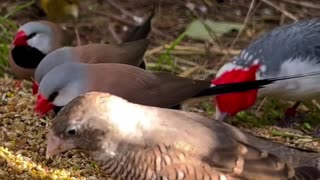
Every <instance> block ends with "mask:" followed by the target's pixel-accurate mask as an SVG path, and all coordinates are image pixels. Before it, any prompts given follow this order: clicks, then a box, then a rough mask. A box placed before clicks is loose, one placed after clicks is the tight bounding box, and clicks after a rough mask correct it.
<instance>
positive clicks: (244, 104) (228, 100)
mask: <svg viewBox="0 0 320 180" xmlns="http://www.w3.org/2000/svg"><path fill="white" fill-rule="evenodd" d="M259 67H260V65H258V64H256V65H252V66H251V67H250V68H249V69H247V70H245V69H233V70H231V71H227V72H225V73H223V74H222V75H221V76H220V77H218V78H216V79H214V80H212V82H211V83H212V84H215V85H218V84H224V83H234V82H245V81H254V80H256V72H257V70H258V68H259ZM257 94H258V90H250V91H245V92H239V93H228V94H223V95H217V96H215V98H216V104H217V106H218V108H219V110H220V111H221V112H224V113H228V114H229V115H231V116H234V115H236V114H237V113H238V112H240V111H242V110H246V109H248V108H249V107H251V106H252V105H253V104H254V103H255V102H256V99H257Z"/></svg>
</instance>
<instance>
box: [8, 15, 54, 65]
mask: <svg viewBox="0 0 320 180" xmlns="http://www.w3.org/2000/svg"><path fill="white" fill-rule="evenodd" d="M53 39H54V35H53V30H52V28H51V27H50V26H49V25H47V24H45V23H43V22H41V21H31V22H28V23H26V24H24V25H22V26H21V27H20V28H19V30H18V31H17V33H16V35H15V37H14V39H13V42H12V45H13V47H12V50H11V55H12V58H13V60H14V62H15V63H16V64H17V65H19V66H21V67H24V68H36V67H37V66H38V64H39V63H40V61H41V60H42V59H43V58H44V57H45V55H46V54H48V53H49V52H50V50H51V49H52V44H53V43H52V42H53Z"/></svg>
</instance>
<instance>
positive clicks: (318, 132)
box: [312, 124, 320, 138]
mask: <svg viewBox="0 0 320 180" xmlns="http://www.w3.org/2000/svg"><path fill="white" fill-rule="evenodd" d="M312 137H314V138H320V124H318V125H317V126H316V127H315V128H314V130H313V132H312Z"/></svg>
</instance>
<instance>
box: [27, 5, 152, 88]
mask: <svg viewBox="0 0 320 180" xmlns="http://www.w3.org/2000/svg"><path fill="white" fill-rule="evenodd" d="M153 16H154V12H153V11H152V13H151V15H150V16H149V17H148V18H147V19H146V20H145V21H144V23H142V24H141V25H139V26H137V27H135V28H133V29H132V30H131V31H130V32H129V33H128V35H127V36H126V38H124V39H123V42H122V43H120V44H86V45H81V46H76V47H70V46H68V47H62V48H59V49H57V50H55V51H53V52H51V53H50V54H48V55H47V56H46V57H45V58H44V59H43V61H41V63H40V64H39V65H38V67H37V69H36V71H35V75H34V81H33V94H37V92H38V86H39V83H40V82H41V80H42V78H43V77H44V76H45V75H46V74H47V73H48V72H49V71H50V70H51V69H53V68H54V67H56V66H58V65H60V64H63V63H68V62H82V63H90V64H95V63H123V64H130V65H134V66H139V67H141V68H143V69H146V65H145V62H144V61H143V56H144V53H145V52H146V51H147V48H148V46H149V40H148V39H147V37H148V35H149V33H150V31H151V20H152V18H153Z"/></svg>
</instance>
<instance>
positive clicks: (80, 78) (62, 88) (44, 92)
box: [34, 63, 86, 115]
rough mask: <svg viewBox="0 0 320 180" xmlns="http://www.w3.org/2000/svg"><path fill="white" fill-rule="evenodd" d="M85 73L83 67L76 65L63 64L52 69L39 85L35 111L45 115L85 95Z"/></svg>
mask: <svg viewBox="0 0 320 180" xmlns="http://www.w3.org/2000/svg"><path fill="white" fill-rule="evenodd" d="M84 73H85V70H84V69H83V67H82V65H81V64H74V63H67V64H61V65H59V66H57V67H55V68H54V69H52V70H51V71H50V72H49V73H47V74H46V75H45V77H44V78H43V79H42V80H41V82H40V84H39V92H38V95H37V100H36V106H35V111H36V112H37V113H39V114H40V115H45V114H47V113H48V112H49V111H50V110H53V109H54V108H55V107H63V106H65V105H66V104H67V103H69V102H70V101H71V100H72V99H74V98H76V97H77V96H79V95H80V94H82V93H85V88H84V87H85V82H86V78H85V77H86V76H85V75H84ZM34 84H36V83H34ZM35 87H36V85H35Z"/></svg>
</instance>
